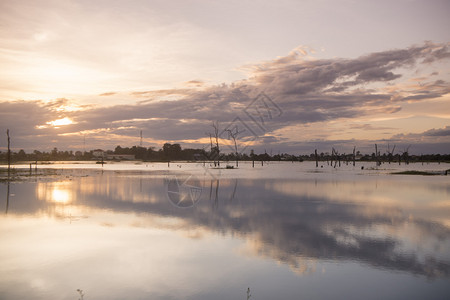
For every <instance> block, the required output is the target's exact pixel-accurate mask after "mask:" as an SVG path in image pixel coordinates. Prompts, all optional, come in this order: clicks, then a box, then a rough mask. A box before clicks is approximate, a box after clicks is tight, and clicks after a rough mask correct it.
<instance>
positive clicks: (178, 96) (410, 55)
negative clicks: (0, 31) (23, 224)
mask: <svg viewBox="0 0 450 300" xmlns="http://www.w3.org/2000/svg"><path fill="white" fill-rule="evenodd" d="M448 51H449V49H448V44H433V43H430V42H427V43H424V44H423V45H416V46H412V47H409V48H406V49H399V50H388V51H384V52H377V53H372V54H368V55H364V56H361V57H358V58H354V59H342V58H334V59H318V60H314V59H307V58H306V57H305V55H304V54H303V53H300V52H299V51H293V52H291V53H289V54H288V55H287V56H285V57H278V58H276V59H274V60H271V61H265V62H261V63H259V64H255V65H253V66H251V67H248V66H247V67H248V69H249V70H251V72H252V73H251V74H250V75H249V78H248V79H247V80H242V81H239V82H234V83H232V84H221V85H214V86H206V85H204V83H203V82H202V81H200V80H192V81H190V82H188V83H189V84H194V85H202V89H197V88H181V89H177V88H174V89H161V90H148V91H135V92H131V96H135V97H139V98H144V99H143V100H141V101H139V102H137V103H135V102H134V103H132V104H121V105H112V106H103V107H84V108H83V109H78V110H73V111H71V110H68V109H67V107H68V106H70V101H68V100H67V99H58V100H55V101H50V102H43V101H29V102H24V101H12V102H1V103H0V112H1V113H0V115H1V117H2V118H1V119H0V128H2V129H3V128H7V127H9V128H14V129H15V131H16V133H17V136H21V137H22V140H21V142H24V144H23V146H22V147H25V145H26V143H25V140H26V139H30V140H32V139H36V137H40V140H41V141H42V140H43V139H44V138H45V139H50V140H55V141H58V142H61V143H64V139H69V137H70V136H72V139H73V138H74V136H76V135H82V134H85V135H92V138H96V139H98V140H101V139H102V136H101V135H100V134H98V133H99V132H102V133H105V132H107V133H108V135H107V136H105V135H104V136H103V139H108V140H109V142H110V143H120V142H122V143H123V142H124V141H125V140H126V139H130V138H134V137H135V136H138V135H139V134H138V133H139V131H140V130H143V131H144V132H145V136H148V137H151V138H149V142H160V141H164V140H167V141H178V142H183V141H186V142H187V141H189V142H193V141H194V142H195V141H196V140H197V141H199V140H200V139H203V138H205V137H206V136H207V134H206V133H207V132H209V131H211V126H210V125H211V122H212V121H219V123H220V124H222V126H223V128H224V127H225V126H226V124H229V123H230V122H232V121H233V120H236V118H238V119H239V120H240V121H241V125H243V126H247V127H248V129H249V130H247V131H246V132H247V134H250V133H251V134H253V135H257V136H259V137H262V136H268V137H269V136H273V134H271V133H273V132H274V131H280V130H282V129H284V128H289V127H291V126H297V125H299V124H304V125H308V124H314V123H326V122H336V121H338V120H344V119H349V120H351V119H359V118H361V117H367V116H373V115H385V114H390V115H395V114H396V113H398V112H399V111H401V109H402V105H403V104H404V103H405V102H408V101H428V100H431V99H435V98H438V97H442V96H443V95H446V94H448V93H449V91H450V90H449V88H448V87H449V84H448V82H447V81H446V80H445V77H442V76H441V78H436V77H435V76H438V75H439V74H437V73H436V72H433V73H431V74H432V75H428V77H427V76H425V77H420V78H421V80H422V79H423V82H424V83H423V84H416V83H415V84H408V85H407V84H404V83H402V82H408V79H407V78H405V77H406V76H407V72H405V69H408V68H409V69H414V68H416V67H418V66H427V67H428V68H430V67H432V65H431V63H432V62H436V61H441V60H442V59H445V58H448V57H449V55H448V53H449V52H448ZM427 74H430V71H427ZM431 76H434V77H433V78H434V79H433V80H429V81H427V79H428V78H430V77H431ZM399 80H403V81H402V82H398V81H399ZM387 83H389V84H390V86H389V87H386V84H387ZM380 85H381V87H380ZM261 92H264V93H265V95H267V96H268V97H267V99H266V100H261V101H256V102H255V100H254V99H256V97H257V96H258V95H259V94H260V93H261ZM113 93H114V92H107V93H103V94H102V95H104V96H108V95H113ZM249 112H250V113H249ZM65 117H67V118H70V119H71V120H73V124H71V125H68V126H64V128H59V129H58V130H55V128H47V129H37V128H36V127H37V126H39V125H43V124H46V123H47V122H49V121H52V120H56V119H62V118H65ZM18 120H23V121H20V122H18ZM364 126H365V127H361V128H359V130H371V129H374V128H376V127H373V126H372V125H371V124H366V125H364ZM352 129H357V128H355V127H354V128H352ZM378 129H379V128H378ZM385 129H389V128H385ZM94 134H97V135H95V136H94ZM405 134H407V133H405ZM424 136H428V137H436V136H437V133H436V132H434V131H430V132H429V133H428V135H424ZM406 137H409V138H414V140H415V141H417V137H415V136H411V135H409V136H407V135H404V136H402V137H400V136H397V137H395V138H399V139H400V138H401V139H402V140H404V139H405V138H406ZM441 137H442V136H441ZM444 137H445V136H444ZM282 138H287V137H286V136H284V137H281V136H277V139H274V138H266V139H261V142H262V143H263V142H264V141H266V142H269V141H270V143H273V144H275V143H277V145H278V146H280V147H281V146H282V147H286V148H285V149H288V148H289V149H292V148H293V145H297V146H298V143H297V144H296V143H294V142H296V141H297V142H299V143H300V142H307V141H304V140H302V137H301V134H298V135H296V136H293V137H292V136H289V140H290V142H291V144H289V142H288V141H286V140H285V139H282ZM19 144H20V143H19ZM45 144H47V143H45Z"/></svg>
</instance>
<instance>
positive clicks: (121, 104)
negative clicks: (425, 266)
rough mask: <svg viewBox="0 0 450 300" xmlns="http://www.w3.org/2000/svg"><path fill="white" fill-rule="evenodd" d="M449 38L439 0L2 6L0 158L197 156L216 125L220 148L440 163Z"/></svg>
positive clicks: (70, 1) (444, 4) (448, 20)
mask: <svg viewBox="0 0 450 300" xmlns="http://www.w3.org/2000/svg"><path fill="white" fill-rule="evenodd" d="M449 28H450V1H448V0H447V1H439V0H423V1H422V0H417V1H416V0H398V1H392V0H391V1H384V0H381V1H365V0H362V1H353V0H343V1H331V0H330V1H327V0H314V1H312V0H311V1H308V0H305V1H293V0H277V1H246V0H240V1H234V0H231V1H206V0H183V1H157V0H155V1H151V0H147V1H143V0H142V1H140V0H137V1H114V0H108V1H106V0H105V1H103V0H99V1H92V0H91V1H84V0H78V1H75V0H3V1H0V130H1V132H2V134H1V135H2V136H3V137H0V151H5V149H6V129H9V130H10V134H11V141H12V148H13V149H14V150H15V151H18V150H19V149H24V150H25V151H27V152H30V151H32V150H34V149H37V150H41V151H42V150H50V149H53V148H54V147H57V148H58V149H60V150H73V151H77V150H81V151H83V150H91V149H95V148H101V149H104V150H107V149H111V150H112V149H114V148H115V147H116V146H117V145H121V146H122V147H127V146H128V147H130V146H133V145H140V144H142V146H144V147H155V148H156V149H159V148H160V147H161V146H162V145H163V144H164V143H166V142H169V143H180V144H181V145H182V147H183V148H186V147H195V148H206V149H208V148H209V144H210V138H209V136H210V134H211V133H214V129H213V127H212V123H213V122H218V123H217V124H218V126H219V136H220V138H221V144H222V145H223V146H222V149H223V151H225V152H226V151H227V150H229V151H231V150H232V149H233V147H229V146H232V144H231V141H230V139H229V132H230V131H231V132H235V133H237V141H238V146H239V151H240V152H247V153H248V152H249V151H250V149H255V151H256V152H262V151H267V152H269V151H270V152H271V153H273V154H276V153H279V152H282V153H284V152H286V153H292V154H309V153H312V152H314V149H318V151H319V152H331V147H334V148H336V149H337V150H338V151H339V152H341V153H343V152H347V153H348V152H349V151H351V150H352V149H353V147H356V148H357V149H359V150H360V151H361V152H363V153H372V152H374V144H378V147H379V149H381V150H380V151H381V152H382V153H383V152H385V151H386V150H387V149H388V147H390V149H392V147H393V146H394V145H395V146H396V149H397V150H396V151H400V152H401V151H404V150H406V149H407V148H408V147H409V152H410V153H412V154H422V153H423V154H425V153H442V154H444V153H446V154H448V153H450V150H449V149H450V85H449V81H450V31H449ZM228 130H230V131H228ZM141 132H142V140H141Z"/></svg>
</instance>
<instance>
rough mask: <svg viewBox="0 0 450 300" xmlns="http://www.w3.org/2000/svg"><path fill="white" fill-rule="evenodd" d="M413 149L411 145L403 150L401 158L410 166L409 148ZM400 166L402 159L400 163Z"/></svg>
mask: <svg viewBox="0 0 450 300" xmlns="http://www.w3.org/2000/svg"><path fill="white" fill-rule="evenodd" d="M410 147H411V145H409V146H408V147H406V148H405V150H403V153H402V155H401V157H403V161H404V162H405V164H407V165H409V148H410ZM398 163H399V164H400V159H399V162H398Z"/></svg>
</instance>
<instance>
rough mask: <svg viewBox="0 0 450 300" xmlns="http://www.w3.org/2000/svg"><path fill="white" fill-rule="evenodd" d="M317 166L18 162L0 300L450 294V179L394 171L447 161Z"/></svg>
mask: <svg viewBox="0 0 450 300" xmlns="http://www.w3.org/2000/svg"><path fill="white" fill-rule="evenodd" d="M321 165H323V168H320V167H319V168H317V169H316V168H315V166H314V163H311V162H303V163H298V162H296V163H290V162H284V163H269V164H267V163H266V164H265V165H264V166H261V165H260V163H257V164H256V165H255V168H252V166H251V163H241V164H240V168H239V169H234V170H233V169H231V170H228V169H212V168H210V167H209V165H205V166H203V164H196V163H171V164H170V166H169V167H168V166H167V163H165V164H162V163H161V164H156V163H139V164H133V163H113V164H111V163H109V164H106V165H104V166H103V167H102V166H101V165H96V164H93V163H79V164H73V163H67V164H51V165H45V166H41V165H39V166H38V170H37V173H36V171H35V170H34V167H33V169H32V170H31V172H30V174H28V168H29V166H26V165H24V166H15V168H16V169H20V168H21V167H23V168H24V170H23V174H22V175H24V176H22V177H21V178H20V180H16V181H13V182H10V183H9V184H7V183H6V182H2V183H1V184H0V201H1V202H0V204H1V205H2V207H3V209H2V213H1V215H0V238H1V243H0V262H1V264H0V299H80V298H83V299H85V300H88V299H195V300H204V299H205V300H206V299H208V300H211V299H213V300H216V299H226V300H229V299H236V300H237V299H244V300H245V299H247V291H248V288H250V294H251V297H250V299H251V300H263V299H280V300H282V299H449V295H450V176H408V175H390V173H391V172H394V171H398V170H405V169H409V170H429V171H436V170H445V169H449V168H450V166H449V165H448V164H447V165H446V164H440V165H438V164H424V165H421V164H410V165H408V166H403V165H402V166H398V165H395V164H392V165H387V164H385V165H382V166H381V167H379V168H378V169H377V168H374V163H365V164H362V163H359V164H357V166H356V167H353V166H351V165H343V166H342V167H341V168H336V169H334V168H331V167H330V166H328V165H327V164H326V163H322V164H321ZM362 165H364V166H365V168H364V170H361V166H362ZM77 290H81V291H82V292H81V291H77ZM81 294H83V296H82V295H81Z"/></svg>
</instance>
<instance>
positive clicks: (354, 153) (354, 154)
mask: <svg viewBox="0 0 450 300" xmlns="http://www.w3.org/2000/svg"><path fill="white" fill-rule="evenodd" d="M355 151H356V146H353V166H355V160H356V152H355Z"/></svg>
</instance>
